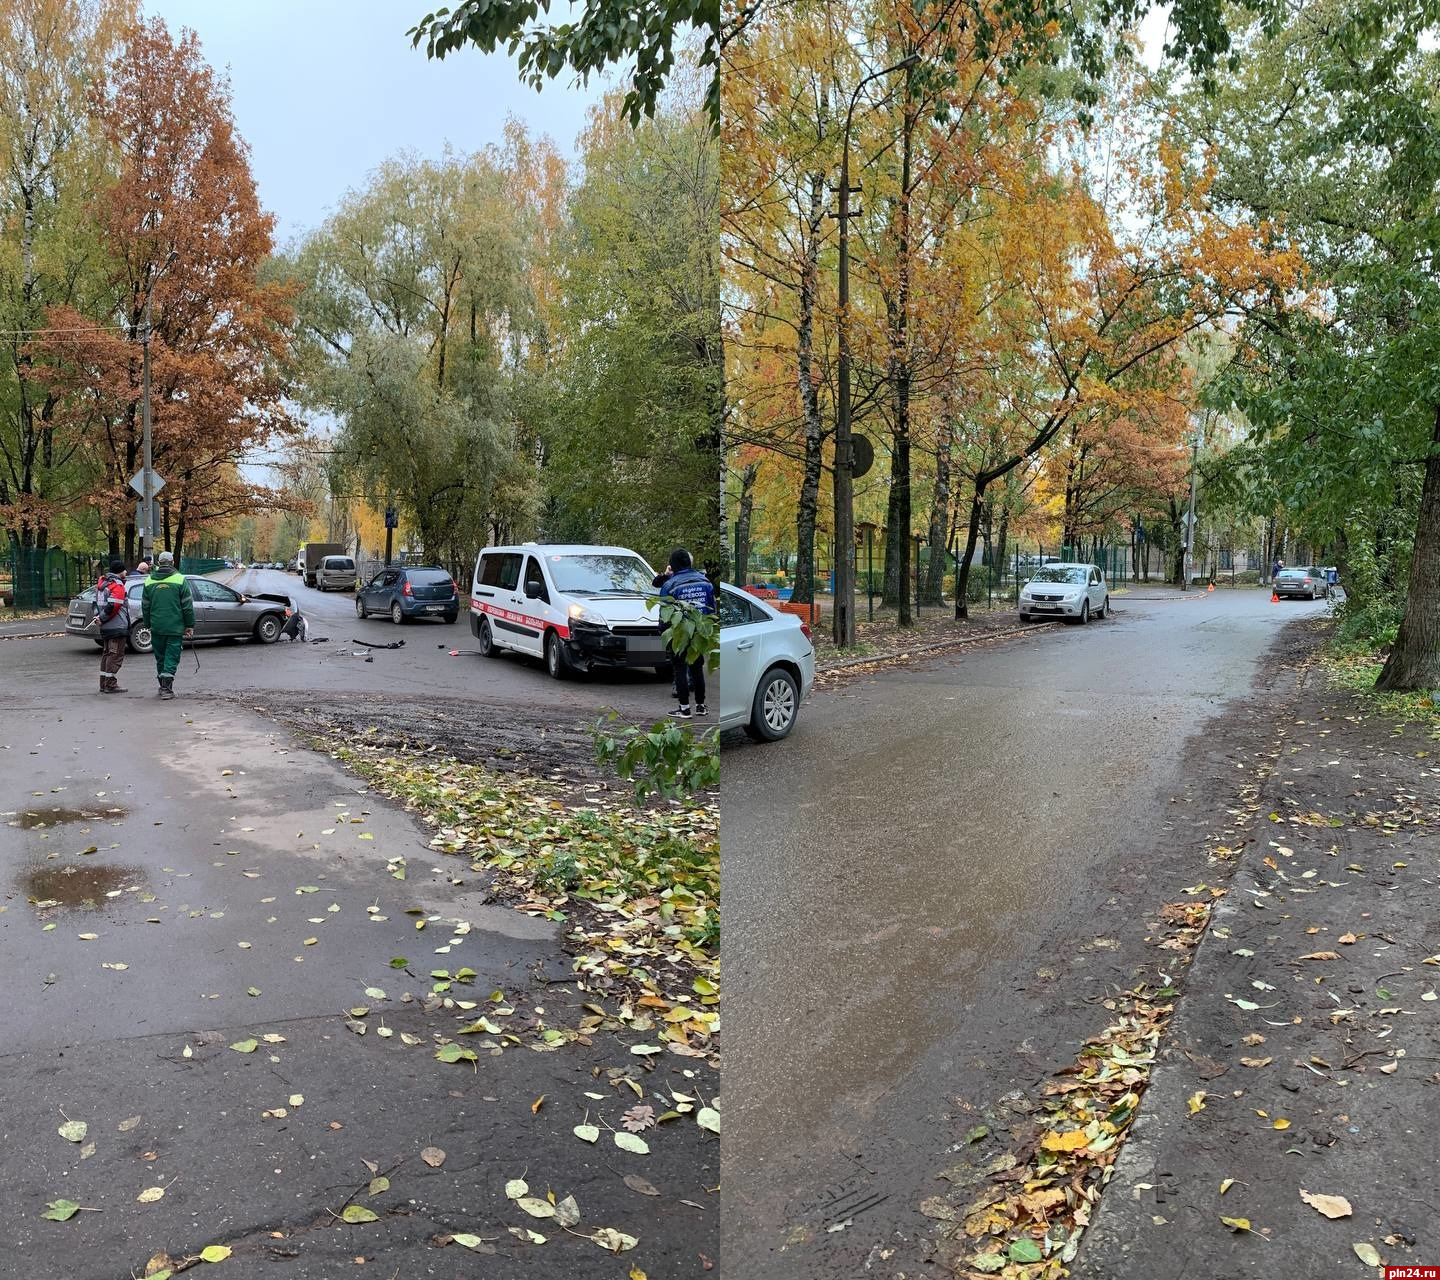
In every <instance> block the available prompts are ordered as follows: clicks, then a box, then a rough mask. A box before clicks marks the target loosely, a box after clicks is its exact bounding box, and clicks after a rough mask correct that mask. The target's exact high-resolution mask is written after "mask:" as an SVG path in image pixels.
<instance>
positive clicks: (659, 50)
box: [408, 0, 752, 124]
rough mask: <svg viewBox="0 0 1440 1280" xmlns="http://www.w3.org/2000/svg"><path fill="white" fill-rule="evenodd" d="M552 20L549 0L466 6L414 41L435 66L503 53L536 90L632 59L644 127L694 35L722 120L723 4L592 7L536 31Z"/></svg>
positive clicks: (636, 106) (635, 115) (632, 91)
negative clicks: (461, 53) (471, 49)
mask: <svg viewBox="0 0 1440 1280" xmlns="http://www.w3.org/2000/svg"><path fill="white" fill-rule="evenodd" d="M740 7H741V16H740V17H739V19H738V20H740V21H743V14H744V11H745V10H746V9H747V8H750V7H752V6H747V5H743V4H742V5H741V6H740ZM549 12H550V0H508V2H502V3H484V4H478V3H462V4H458V5H457V6H456V7H455V8H454V9H453V10H451V9H439V10H437V11H436V12H434V13H427V14H426V15H425V16H424V17H423V18H422V19H421V20H420V21H419V23H417V24H416V26H415V27H413V28H412V29H411V30H410V32H409V33H408V34H409V35H410V37H411V42H412V44H413V45H414V46H416V47H418V46H419V45H420V44H421V43H422V42H423V43H424V45H425V51H426V53H427V54H428V55H429V56H430V57H432V58H443V57H445V55H446V54H448V53H452V52H454V51H455V50H456V49H460V48H463V47H464V46H466V45H474V46H475V47H476V48H478V49H480V50H481V51H482V52H484V53H494V52H495V50H496V49H498V48H500V47H501V46H504V48H505V50H506V51H507V52H508V53H510V54H512V55H515V56H517V57H518V60H519V65H520V75H521V78H522V79H523V80H524V81H525V83H526V84H529V85H533V86H534V87H535V88H537V89H538V88H540V87H541V86H542V85H543V84H544V83H545V81H546V80H553V79H554V78H555V77H556V76H558V75H559V74H560V73H561V72H562V71H564V70H566V69H567V68H569V69H570V70H573V71H574V72H575V73H576V74H577V75H578V76H579V78H580V79H581V80H582V81H584V80H587V79H588V78H589V77H590V75H591V74H592V73H594V72H599V71H603V70H604V69H605V68H607V67H609V66H610V65H611V64H612V63H616V62H629V61H630V60H632V59H633V65H632V66H631V68H630V71H629V81H630V83H629V87H628V88H627V89H626V92H625V100H624V104H623V111H624V113H625V116H626V118H627V119H628V120H629V121H630V123H631V124H638V123H639V121H640V117H641V116H642V115H645V116H651V115H654V114H655V108H656V104H657V103H658V101H659V99H660V95H661V92H662V90H663V89H664V87H665V83H666V81H667V80H668V79H669V77H670V75H671V73H672V72H673V71H674V69H675V62H676V48H675V46H676V43H677V39H678V40H679V41H680V42H682V43H683V41H684V40H685V39H686V38H687V36H688V35H689V34H690V33H692V32H694V33H698V34H699V36H700V51H699V54H698V58H697V61H698V65H699V66H700V68H701V69H702V70H707V71H709V72H710V79H709V88H708V89H707V91H706V107H707V110H708V111H709V112H710V116H711V119H712V120H716V121H718V120H719V118H720V96H719V87H718V81H717V80H716V78H715V75H714V72H713V68H714V67H715V65H716V63H717V61H718V59H719V49H720V0H641V3H638V4H635V3H631V4H621V3H617V2H616V0H589V2H588V3H587V4H586V5H585V6H584V8H583V10H582V11H581V13H580V14H579V17H578V20H577V21H573V22H557V23H552V24H550V25H548V26H546V25H541V24H538V23H536V18H538V17H539V15H540V14H542V13H544V14H547V15H548V14H549ZM732 25H733V24H732Z"/></svg>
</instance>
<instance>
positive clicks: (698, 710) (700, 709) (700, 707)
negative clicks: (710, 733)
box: [695, 702, 710, 716]
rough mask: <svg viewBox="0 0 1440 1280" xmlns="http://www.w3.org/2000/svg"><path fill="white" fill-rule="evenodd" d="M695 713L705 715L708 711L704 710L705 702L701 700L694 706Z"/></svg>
mask: <svg viewBox="0 0 1440 1280" xmlns="http://www.w3.org/2000/svg"><path fill="white" fill-rule="evenodd" d="M695 714H696V715H697V716H707V715H709V714H710V713H709V712H708V711H706V710H705V704H704V703H703V702H702V703H700V704H699V705H698V706H697V707H696V708H695Z"/></svg>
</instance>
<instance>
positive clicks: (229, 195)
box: [35, 18, 294, 560]
mask: <svg viewBox="0 0 1440 1280" xmlns="http://www.w3.org/2000/svg"><path fill="white" fill-rule="evenodd" d="M92 109H93V111H94V112H95V115H96V118H97V120H98V121H99V124H100V127H101V129H102V132H103V136H104V138H105V140H106V143H107V145H108V147H109V149H110V159H111V164H112V165H113V174H114V176H113V179H112V180H111V181H110V182H108V183H107V184H106V185H105V187H104V188H103V190H102V191H101V192H100V193H99V195H98V198H97V199H96V201H95V206H94V209H93V213H92V217H93V220H94V224H95V227H96V229H97V231H98V233H99V235H100V237H101V243H102V244H103V245H104V262H105V269H104V271H103V281H102V288H101V290H100V292H99V295H98V296H97V297H96V298H95V299H94V300H93V302H92V303H91V305H89V306H88V307H87V308H86V309H85V310H84V311H81V310H80V309H78V308H76V307H74V306H57V307H53V308H51V309H50V311H49V312H48V313H47V324H48V326H49V327H50V328H51V329H52V330H54V331H55V332H52V333H50V334H47V335H44V336H42V337H41V338H39V339H37V341H36V344H35V346H36V350H37V352H38V353H39V356H40V358H41V359H43V360H44V361H45V362H46V364H47V365H48V366H49V368H48V370H47V374H48V376H49V377H50V379H51V380H52V382H53V385H54V386H55V387H56V388H57V389H58V390H59V393H60V395H61V396H62V403H61V405H60V407H59V408H58V409H57V414H56V416H57V419H59V420H60V421H62V422H64V423H65V424H67V425H68V426H69V427H70V428H71V429H72V430H80V431H83V432H84V435H85V439H86V442H87V443H86V449H87V450H88V452H89V454H90V458H91V461H92V463H93V465H94V467H95V469H96V472H97V475H98V481H97V483H96V486H95V490H94V493H93V502H94V505H95V506H96V507H97V508H98V509H99V511H100V512H101V514H102V516H103V519H104V526H105V532H106V537H107V540H108V542H109V546H110V551H111V553H112V554H122V555H124V556H125V558H126V559H127V560H128V559H131V558H132V557H133V554H134V549H135V528H134V515H133V511H134V502H133V495H132V494H131V493H129V491H128V490H127V488H126V482H127V480H128V479H129V477H130V476H131V475H132V474H133V473H134V471H135V470H136V469H137V468H138V467H139V465H140V463H141V451H140V445H141V439H140V435H141V432H140V417H141V414H140V366H141V340H142V337H143V327H144V321H145V300H146V296H147V294H152V295H153V296H152V307H153V317H154V319H153V336H152V338H151V343H150V348H151V370H152V397H151V403H152V418H153V423H154V458H155V468H156V470H157V471H158V472H159V473H160V474H161V475H163V476H164V477H165V480H166V487H165V489H164V490H163V491H162V493H161V495H160V502H161V508H162V520H163V525H162V535H163V542H164V545H166V546H168V547H170V548H172V549H173V550H175V551H176V552H177V553H179V552H180V551H181V550H182V549H183V547H184V545H185V543H186V539H187V538H188V537H190V536H192V535H193V534H194V532H195V531H196V530H197V529H204V528H206V527H211V526H214V525H215V524H216V523H218V522H220V521H223V520H226V519H227V518H229V517H231V516H234V515H236V514H239V513H242V512H243V513H253V512H255V511H257V510H263V509H267V508H275V507H280V506H283V505H284V503H285V499H284V498H283V496H282V495H280V494H278V493H274V492H271V491H269V490H266V489H263V488H261V487H258V486H255V485H252V484H249V483H247V482H246V481H245V480H244V479H243V477H242V475H241V473H240V471H239V464H240V462H241V460H242V459H243V458H244V457H245V455H246V454H247V453H249V452H250V451H251V450H254V449H256V448H259V447H261V446H263V445H265V444H267V443H270V442H272V441H274V440H275V439H276V438H277V437H284V436H286V435H287V434H289V433H290V432H292V431H293V430H294V426H293V424H292V422H291V420H290V418H289V415H288V414H287V412H286V410H285V407H284V403H283V400H282V396H283V393H284V383H283V380H282V376H281V364H282V361H283V359H284V358H285V355H286V353H287V350H288V338H287V336H286V325H287V324H288V323H289V320H290V297H289V293H288V291H287V290H286V289H285V288H284V287H282V286H280V285H277V284H273V283H267V282H265V281H264V280H263V279H262V268H263V265H264V263H265V260H266V258H267V257H268V255H269V254H270V252H271V250H272V248H273V230H274V219H273V217H272V216H271V215H270V214H268V213H266V212H264V211H263V210H262V209H261V207H260V203H259V199H258V197H257V194H256V189H255V181H254V178H253V176H252V175H251V172H250V165H249V156H248V152H247V148H246V147H245V144H244V143H243V142H242V141H241V140H240V138H239V137H238V136H237V135H236V132H235V125H234V121H233V119H232V117H231V113H230V102H229V91H228V87H227V86H226V85H225V83H224V82H223V81H222V80H221V79H220V78H219V77H217V75H216V73H215V72H214V71H213V70H212V69H211V67H210V66H209V65H208V64H207V63H206V62H205V60H204V57H203V56H202V54H201V51H200V46H199V42H198V40H197V39H196V37H195V35H194V34H193V33H190V32H187V33H186V34H185V35H183V36H182V37H181V38H180V40H178V41H176V40H174V39H172V37H171V36H170V33H169V31H168V30H167V29H166V27H165V24H164V23H163V22H162V21H161V20H159V19H158V18H157V19H153V20H152V21H150V22H149V23H147V24H145V25H143V26H135V27H133V28H131V29H130V31H129V32H128V33H127V35H126V38H125V41H124V44H123V47H122V49H121V51H120V53H119V55H118V56H117V58H116V59H115V61H114V63H113V64H112V65H111V66H110V67H109V68H108V69H107V71H106V73H105V74H104V75H103V76H102V77H101V78H100V79H99V80H98V81H97V82H96V84H95V86H94V89H93V98H92ZM117 319H118V324H116V323H114V321H115V320H117Z"/></svg>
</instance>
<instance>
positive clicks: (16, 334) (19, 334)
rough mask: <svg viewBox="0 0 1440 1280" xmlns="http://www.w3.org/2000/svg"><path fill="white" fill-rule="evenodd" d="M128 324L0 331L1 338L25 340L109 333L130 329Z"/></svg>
mask: <svg viewBox="0 0 1440 1280" xmlns="http://www.w3.org/2000/svg"><path fill="white" fill-rule="evenodd" d="M129 327H130V326H129V325H126V324H92V325H86V326H85V327H84V328H81V329H0V337H6V338H23V337H25V336H26V335H27V334H29V335H31V336H32V337H33V336H34V335H35V334H40V333H109V332H110V331H111V330H112V329H121V330H123V329H128V328H129Z"/></svg>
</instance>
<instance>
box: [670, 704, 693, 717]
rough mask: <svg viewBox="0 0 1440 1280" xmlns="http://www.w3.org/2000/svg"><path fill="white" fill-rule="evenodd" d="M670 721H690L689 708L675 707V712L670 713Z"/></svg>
mask: <svg viewBox="0 0 1440 1280" xmlns="http://www.w3.org/2000/svg"><path fill="white" fill-rule="evenodd" d="M670 719H672V720H688V719H690V708H689V707H686V706H679V707H676V708H675V710H674V711H672V712H671V713H670Z"/></svg>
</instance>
